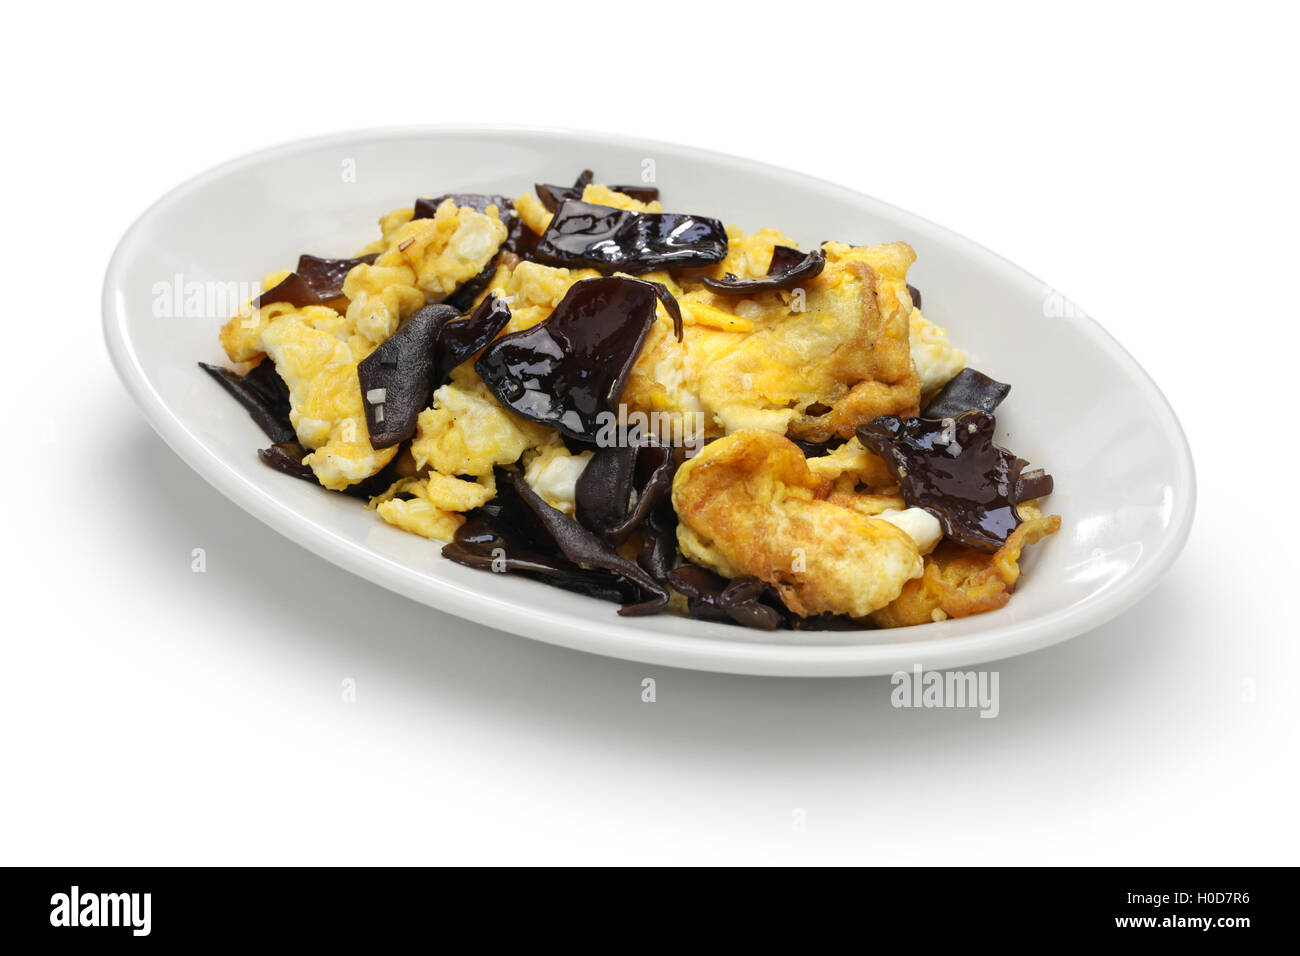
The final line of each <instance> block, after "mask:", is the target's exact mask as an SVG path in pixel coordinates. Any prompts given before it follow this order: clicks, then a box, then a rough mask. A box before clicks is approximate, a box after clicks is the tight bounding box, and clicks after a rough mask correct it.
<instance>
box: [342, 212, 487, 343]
mask: <svg viewBox="0 0 1300 956" xmlns="http://www.w3.org/2000/svg"><path fill="white" fill-rule="evenodd" d="M402 212H404V210H403V211H402ZM399 218H400V214H399ZM384 225H385V227H387V228H389V229H391V237H388V236H387V234H386V247H385V249H384V250H383V251H382V252H381V253H380V254H379V258H378V259H376V260H375V262H374V265H366V264H362V265H359V266H357V267H356V268H355V269H353V270H352V271H351V272H349V273H348V276H347V279H345V280H344V282H343V294H344V296H346V297H347V299H348V309H347V315H348V318H349V319H350V320H351V321H352V323H353V324H354V325H355V327H356V329H357V331H358V332H360V333H361V334H362V335H364V336H366V337H367V338H369V339H370V341H372V342H374V343H375V344H376V345H378V344H379V343H381V342H383V341H384V340H385V339H387V338H388V337H389V336H390V335H392V334H393V333H394V332H395V331H396V330H397V325H398V323H399V322H401V320H402V319H403V318H405V317H406V316H408V315H410V314H411V313H412V312H414V311H415V310H416V309H418V308H420V307H421V306H423V305H424V304H425V301H426V298H427V297H433V298H435V299H438V298H442V297H443V296H446V295H449V294H450V293H452V292H455V291H456V288H457V286H459V285H460V284H461V283H462V282H465V281H466V280H468V279H472V278H473V277H474V276H476V275H478V274H479V273H480V272H482V271H483V269H484V267H485V266H487V264H488V263H489V262H490V261H491V260H492V258H493V257H494V256H495V255H496V254H497V249H498V248H500V246H501V243H502V242H504V241H505V238H506V232H507V230H506V227H505V224H504V223H503V222H502V221H501V217H500V215H499V210H498V209H497V207H496V206H488V208H487V212H478V211H477V210H476V209H474V208H473V207H471V206H459V207H458V206H457V205H456V203H455V202H454V201H453V200H451V199H447V200H444V201H443V203H442V204H441V205H440V206H439V207H438V210H437V212H436V213H435V214H434V216H433V218H431V219H410V218H407V219H406V221H404V222H400V224H399V222H398V219H397V218H394V217H393V216H392V214H390V216H388V217H385V219H384Z"/></svg>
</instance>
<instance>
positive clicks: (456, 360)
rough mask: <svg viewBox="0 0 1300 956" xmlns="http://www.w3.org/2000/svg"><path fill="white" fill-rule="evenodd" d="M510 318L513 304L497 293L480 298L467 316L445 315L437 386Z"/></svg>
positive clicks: (435, 367) (435, 377)
mask: <svg viewBox="0 0 1300 956" xmlns="http://www.w3.org/2000/svg"><path fill="white" fill-rule="evenodd" d="M509 322H510V306H508V305H506V303H505V300H504V299H502V298H501V297H500V296H498V295H496V294H493V295H490V296H488V297H487V298H485V299H484V300H483V301H482V302H480V303H479V306H478V308H477V309H475V310H474V312H473V314H472V315H470V316H469V317H467V318H464V319H460V318H454V317H453V318H448V319H445V320H444V321H443V324H442V328H441V331H440V332H439V333H438V344H437V347H436V348H435V349H434V359H433V387H434V389H438V388H441V387H442V386H443V385H445V384H446V382H447V379H448V378H449V377H450V376H451V373H452V372H453V371H454V370H455V369H456V368H457V366H459V365H461V364H462V363H464V362H468V361H469V360H470V359H472V358H473V357H474V356H475V354H477V353H478V352H479V351H481V350H482V349H483V348H484V347H485V346H486V345H487V344H488V343H489V342H491V341H492V340H493V339H495V338H496V337H497V336H498V335H500V334H501V330H502V329H504V328H505V327H506V325H507V323H509ZM426 404H427V403H426Z"/></svg>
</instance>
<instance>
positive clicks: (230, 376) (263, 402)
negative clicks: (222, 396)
mask: <svg viewBox="0 0 1300 956" xmlns="http://www.w3.org/2000/svg"><path fill="white" fill-rule="evenodd" d="M263 366H267V367H268V368H267V369H265V370H263V371H262V372H259V373H258V374H257V375H256V376H255V375H254V372H256V371H257V369H254V371H253V372H249V373H248V375H243V376H241V375H239V374H238V373H236V372H232V371H231V370H230V369H228V368H222V367H221V366H219V365H209V364H208V363H207V362H200V363H199V368H201V369H203V371H205V372H207V373H208V374H209V375H211V376H212V377H213V378H214V379H215V380H216V381H217V383H218V384H219V385H220V386H221V387H222V388H224V389H225V390H226V392H227V393H229V394H230V395H231V396H232V397H233V398H234V399H235V401H237V402H239V404H240V405H242V406H243V407H244V410H245V411H247V412H248V415H249V417H250V418H252V419H253V421H255V422H257V427H258V428H260V429H262V431H263V432H265V433H266V437H267V438H269V439H271V441H272V442H285V441H294V440H296V439H297V437H298V436H297V435H296V434H295V433H294V430H293V426H292V425H291V424H289V392H288V389H284V393H283V401H282V402H281V401H280V396H279V395H278V393H275V392H273V391H272V390H273V389H274V388H275V387H274V385H272V384H271V381H270V378H269V376H272V375H273V376H275V380H276V381H280V376H279V375H277V374H276V372H275V366H274V365H273V363H272V362H271V360H270V359H263V360H262V362H261V364H259V365H258V366H257V368H258V369H260V368H262V367H263ZM280 387H281V388H283V387H284V383H283V381H280Z"/></svg>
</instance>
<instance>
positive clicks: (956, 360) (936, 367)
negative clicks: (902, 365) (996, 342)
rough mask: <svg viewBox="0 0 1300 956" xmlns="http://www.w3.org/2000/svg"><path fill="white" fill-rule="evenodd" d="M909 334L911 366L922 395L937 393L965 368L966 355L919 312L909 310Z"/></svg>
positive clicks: (945, 330)
mask: <svg viewBox="0 0 1300 956" xmlns="http://www.w3.org/2000/svg"><path fill="white" fill-rule="evenodd" d="M908 334H909V337H910V338H911V342H912V363H913V364H914V365H915V366H916V374H917V375H918V376H919V377H920V379H921V394H922V395H929V394H931V393H933V392H937V391H938V390H939V389H941V388H943V387H944V386H945V385H947V384H948V380H949V379H950V378H952V377H953V376H954V375H956V374H957V373H958V372H960V371H961V370H962V369H964V368H965V367H966V353H965V352H963V351H962V350H961V349H959V348H956V347H955V346H953V345H952V343H950V342H949V341H948V330H947V329H944V328H940V327H939V326H937V325H935V324H934V323H933V322H931V321H930V320H929V319H927V318H926V317H925V316H924V315H922V314H921V310H920V309H916V308H914V309H912V314H911V316H910V317H909V319H908Z"/></svg>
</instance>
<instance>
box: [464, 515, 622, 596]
mask: <svg viewBox="0 0 1300 956" xmlns="http://www.w3.org/2000/svg"><path fill="white" fill-rule="evenodd" d="M442 556H443V557H445V558H447V559H449V560H451V561H455V562H456V563H457V564H463V565H465V566H466V567H469V568H475V569H477V570H479V571H494V572H496V573H498V574H501V573H504V572H507V571H508V572H511V573H514V574H519V575H523V576H524V577H528V578H533V579H535V580H539V581H542V582H544V583H546V584H549V585H551V586H552V587H558V588H563V589H565V590H566V591H576V592H577V593H579V594H585V595H586V596H587V597H593V598H596V599H598V600H601V601H612V602H614V603H615V604H625V603H627V602H628V601H631V600H634V599H635V597H636V595H637V594H638V593H639V592H638V591H637V590H636V589H635V588H633V587H632V586H631V585H629V584H628V583H627V582H626V581H624V580H623V579H622V578H619V577H616V576H615V575H613V574H610V573H609V572H608V571H593V570H588V569H586V568H580V567H578V566H577V565H576V564H574V563H573V562H572V561H568V560H566V559H565V558H562V557H560V556H559V555H550V554H544V553H542V552H539V551H536V550H533V549H532V547H531V546H530V545H529V544H527V543H526V542H524V541H522V540H521V539H520V538H519V537H518V536H516V535H513V534H511V533H510V532H508V531H506V530H505V529H503V528H502V527H500V525H499V523H498V522H496V521H494V520H492V519H491V518H488V517H487V516H485V515H481V516H480V515H476V516H474V517H471V518H470V519H469V520H468V521H466V522H465V523H464V524H463V525H461V526H460V528H459V529H457V531H456V536H455V538H454V539H453V540H452V541H451V542H449V543H448V544H446V545H444V546H443V549H442Z"/></svg>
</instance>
